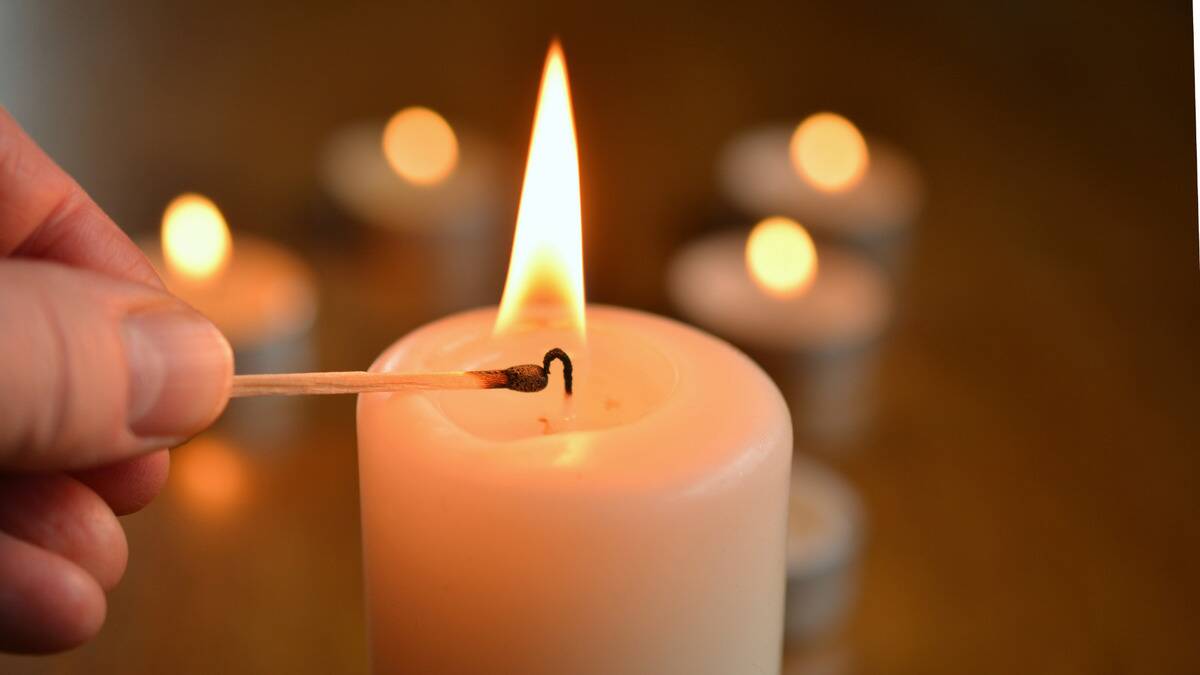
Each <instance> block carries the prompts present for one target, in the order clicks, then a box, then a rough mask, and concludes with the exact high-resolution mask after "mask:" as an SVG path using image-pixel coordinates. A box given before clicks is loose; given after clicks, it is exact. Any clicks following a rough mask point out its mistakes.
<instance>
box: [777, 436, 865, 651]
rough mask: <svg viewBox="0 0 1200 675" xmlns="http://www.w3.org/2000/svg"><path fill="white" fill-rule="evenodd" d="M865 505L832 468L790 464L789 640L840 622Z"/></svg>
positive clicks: (851, 587) (809, 637)
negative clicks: (863, 505)
mask: <svg viewBox="0 0 1200 675" xmlns="http://www.w3.org/2000/svg"><path fill="white" fill-rule="evenodd" d="M862 520H863V516H862V505H861V504H860V502H859V499H858V496H857V495H856V494H855V492H854V489H853V488H852V487H850V486H849V485H848V484H847V483H846V482H845V481H844V480H843V479H842V478H841V477H840V476H838V475H837V474H836V473H834V472H833V471H832V470H830V469H828V468H826V467H824V466H822V465H820V464H818V463H817V462H814V461H812V460H808V459H802V458H799V457H797V458H795V459H794V460H793V464H792V490H791V507H790V510H789V513H788V544H787V577H788V578H787V612H786V626H787V636H788V639H789V640H793V641H796V642H811V641H813V640H815V639H818V638H820V637H822V636H824V635H826V634H828V633H829V632H831V631H832V630H833V629H834V628H836V627H837V626H838V624H839V623H840V622H841V621H842V619H843V618H844V617H845V614H846V610H847V609H848V608H849V606H850V602H851V601H852V600H853V597H854V591H855V582H856V579H855V572H856V571H857V563H858V551H859V549H860V547H861V546H862V538H863V532H862V530H863V525H862Z"/></svg>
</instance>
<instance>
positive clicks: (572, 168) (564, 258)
mask: <svg viewBox="0 0 1200 675" xmlns="http://www.w3.org/2000/svg"><path fill="white" fill-rule="evenodd" d="M584 302H585V300H584V291H583V231H582V215H581V207H580V198H579V151H578V148H577V146H576V141H575V120H574V118H573V116H572V113H571V93H570V89H569V85H568V83H567V64H566V60H565V59H564V57H563V51H562V46H561V45H559V43H558V41H557V40H555V41H554V42H553V43H552V44H551V45H550V51H549V53H548V54H547V56H546V67H545V70H544V71H543V73H542V84H541V90H540V92H539V94H538V105H537V112H536V113H535V114H534V119H533V138H532V140H531V141H530V143H529V160H528V162H527V163H526V165H525V183H524V186H523V187H522V189H521V203H520V206H519V207H518V209H517V228H516V234H515V235H514V237H513V249H512V258H511V259H510V260H509V263H508V278H507V279H506V280H505V282H504V295H503V297H502V299H501V301H500V312H499V314H498V315H497V317H496V325H495V328H494V333H495V334H497V335H503V334H506V333H509V332H512V331H514V330H515V329H517V327H518V326H520V325H521V323H522V319H523V318H524V317H525V315H526V313H527V312H528V311H529V310H530V309H532V308H534V307H535V306H551V307H554V308H556V309H561V310H562V312H563V315H564V318H565V319H566V321H567V322H568V325H569V326H570V327H571V328H573V329H574V330H575V331H576V332H577V334H578V335H579V336H580V337H581V338H582V336H583V335H584V328H585V320H584Z"/></svg>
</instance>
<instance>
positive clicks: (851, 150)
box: [791, 112, 868, 192]
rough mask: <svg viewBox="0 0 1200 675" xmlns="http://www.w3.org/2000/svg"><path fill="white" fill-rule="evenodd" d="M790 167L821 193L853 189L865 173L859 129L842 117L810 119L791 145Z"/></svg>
mask: <svg viewBox="0 0 1200 675" xmlns="http://www.w3.org/2000/svg"><path fill="white" fill-rule="evenodd" d="M791 156H792V165H793V166H794V167H795V169H796V171H797V172H798V173H799V174H800V175H801V176H802V177H803V178H805V179H806V180H808V181H809V182H810V183H812V184H813V185H815V186H817V187H818V188H820V189H822V190H827V191H829V192H837V191H840V190H845V189H848V188H851V187H853V186H854V185H855V184H857V183H858V181H859V180H861V179H862V177H863V174H865V173H866V172H867V163H868V155H867V141H866V139H864V138H863V135H862V133H861V132H859V130H858V127H856V126H854V124H853V123H852V122H851V121H850V120H848V119H846V118H845V117H842V116H841V115H838V114H835V113H831V112H822V113H817V114H815V115H810V116H809V117H808V118H807V119H805V120H804V121H803V122H801V123H800V125H799V126H797V127H796V132H795V133H794V134H792V142H791Z"/></svg>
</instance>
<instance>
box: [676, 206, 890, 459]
mask: <svg viewBox="0 0 1200 675" xmlns="http://www.w3.org/2000/svg"><path fill="white" fill-rule="evenodd" d="M668 292H669V294H670V297H671V300H672V302H673V303H674V304H675V306H676V307H677V308H678V309H679V311H680V312H681V313H682V314H683V315H684V316H685V317H687V318H688V319H689V320H691V321H693V322H695V323H696V324H698V325H700V326H702V327H704V328H708V329H709V330H712V331H713V332H715V333H717V334H718V335H721V336H723V337H725V338H727V339H729V340H730V341H732V342H733V343H734V344H737V345H739V346H741V347H743V348H745V349H747V350H749V351H750V353H751V354H752V355H754V357H755V358H756V359H758V360H759V361H760V362H761V363H763V364H764V366H765V367H766V368H767V370H768V372H771V373H772V375H774V376H775V377H776V378H777V379H778V380H779V381H780V382H781V385H782V386H783V387H784V391H785V392H787V393H788V399H789V402H790V403H791V406H792V409H793V413H794V415H793V416H794V419H795V421H796V425H797V429H798V431H800V432H801V433H802V434H803V435H805V436H809V437H812V438H817V439H826V440H841V439H845V438H849V437H851V436H852V435H853V434H854V433H855V432H857V431H858V430H859V429H860V427H861V425H862V423H863V422H864V421H865V419H866V417H867V414H868V411H869V402H870V401H869V395H868V389H869V388H868V387H867V385H868V384H869V383H870V379H871V374H872V368H873V361H874V357H875V351H876V350H875V346H876V342H877V340H878V338H879V337H880V335H881V334H882V332H883V330H884V328H885V326H886V324H887V322H888V320H889V318H890V315H891V311H892V300H891V294H890V290H889V286H888V283H887V279H886V277H885V275H884V273H883V272H882V270H881V269H880V268H879V266H878V265H877V264H876V263H874V262H873V261H871V260H870V259H868V258H867V257H865V256H863V255H861V254H857V253H854V252H852V251H849V250H846V249H841V248H834V247H821V248H816V247H814V245H813V242H812V239H811V238H810V237H809V235H808V233H807V232H806V231H805V230H804V228H803V227H801V226H800V224H799V223H796V222H795V221H793V220H791V219H788V218H783V217H780V216H776V217H771V218H767V219H765V220H763V221H762V222H761V223H759V224H758V225H757V226H755V228H754V230H753V231H752V232H751V233H750V235H749V236H747V235H745V234H743V233H740V232H732V233H721V234H717V235H711V236H708V237H706V238H703V239H700V240H698V241H695V242H693V243H691V244H689V245H687V246H686V247H685V248H684V249H683V250H681V251H680V252H679V253H678V254H677V255H676V256H675V258H674V259H673V260H672V263H671V266H670V270H669V272H668Z"/></svg>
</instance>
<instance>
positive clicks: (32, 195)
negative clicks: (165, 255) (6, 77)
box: [0, 106, 163, 288]
mask: <svg viewBox="0 0 1200 675" xmlns="http://www.w3.org/2000/svg"><path fill="white" fill-rule="evenodd" d="M10 255H17V256H23V257H29V258H41V259H43V260H55V261H58V262H62V263H65V264H67V265H70V266H72V267H82V268H87V269H91V270H94V271H97V272H101V273H104V274H107V275H109V276H112V277H116V278H119V279H125V280H128V281H136V282H140V283H144V284H148V285H151V286H154V287H157V288H162V287H163V284H162V281H161V280H160V279H159V278H158V275H157V274H156V273H155V272H154V268H153V267H152V266H151V265H150V262H149V261H148V260H147V259H146V256H145V255H144V254H143V253H142V252H141V250H139V249H138V247H137V246H136V245H135V244H134V243H133V242H132V241H131V240H130V239H129V237H128V236H126V234H125V233H124V232H122V231H121V228H119V227H117V224H116V223H114V222H113V221H112V219H111V218H109V217H108V216H107V215H105V213H104V211H103V210H101V209H100V207H99V206H97V205H96V203H95V202H94V201H92V198H91V197H89V196H88V194H87V193H86V192H84V190H83V188H81V187H80V186H79V184H78V183H76V182H75V180H74V179H72V178H71V177H70V176H68V175H67V173H66V172H65V171H63V170H62V168H60V167H59V166H58V164H56V163H55V162H54V160H52V159H50V158H49V157H48V156H47V155H46V153H44V152H42V149H41V148H40V147H38V145H37V143H35V142H34V141H33V139H32V138H30V137H29V136H28V135H27V134H26V133H25V131H24V130H23V129H22V128H21V125H19V124H18V123H17V121H16V120H15V119H13V117H12V115H10V114H9V113H8V111H7V110H5V109H4V108H3V107H2V106H0V257H7V256H10Z"/></svg>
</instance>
